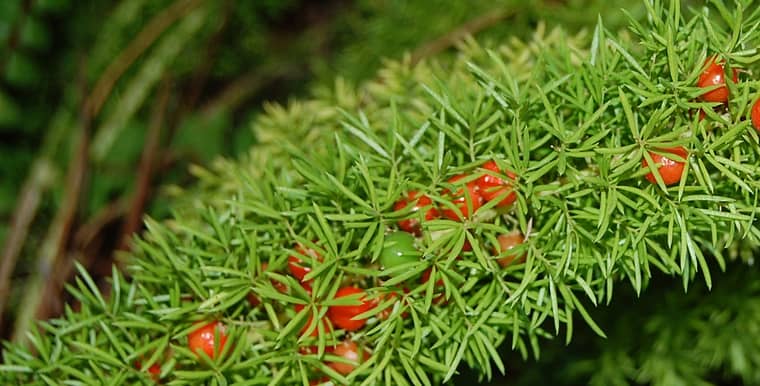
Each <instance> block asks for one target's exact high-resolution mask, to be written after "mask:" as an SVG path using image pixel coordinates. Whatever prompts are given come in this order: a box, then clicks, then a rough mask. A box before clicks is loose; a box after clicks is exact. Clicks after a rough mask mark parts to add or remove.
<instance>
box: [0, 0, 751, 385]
mask: <svg viewBox="0 0 760 386" xmlns="http://www.w3.org/2000/svg"><path fill="white" fill-rule="evenodd" d="M646 5H647V8H648V12H649V14H648V19H647V23H646V24H638V23H636V22H631V28H630V30H629V31H628V32H627V33H625V32H624V33H621V34H614V33H612V32H610V31H607V30H606V29H605V28H604V25H603V23H602V21H599V23H598V24H597V26H596V28H595V29H594V31H593V33H590V34H588V35H585V34H580V35H575V36H567V35H566V34H564V33H563V32H562V30H552V31H549V32H547V31H544V30H543V29H542V28H541V27H540V26H539V28H538V29H537V31H536V33H535V36H534V38H533V39H531V40H529V41H527V42H518V41H512V42H505V43H504V44H503V45H500V46H495V47H490V48H487V47H482V46H480V45H479V44H477V43H476V42H474V41H471V40H468V41H465V42H464V43H463V44H462V45H461V47H460V51H459V54H458V55H457V56H456V57H455V58H453V59H447V60H444V61H436V60H430V61H426V62H422V63H420V64H418V65H416V66H411V65H409V64H407V63H405V62H403V61H402V62H398V63H390V64H389V65H388V66H387V67H386V68H385V69H384V70H382V71H381V72H380V74H379V76H378V78H377V80H376V81H374V82H370V83H367V84H364V85H363V86H361V87H359V88H356V89H355V88H353V87H351V86H348V85H346V84H344V83H341V82H338V83H336V87H335V89H334V90H331V91H329V92H328V91H324V92H321V93H318V94H317V95H316V97H315V98H314V99H311V100H306V101H299V102H292V103H291V104H290V105H289V106H287V107H282V106H269V107H268V112H267V114H266V115H265V116H264V117H262V118H260V119H259V120H257V121H256V122H255V123H254V130H255V131H256V134H257V137H258V139H259V145H257V146H256V147H255V148H253V149H252V150H251V152H250V154H249V155H247V156H245V157H242V158H241V159H240V160H237V161H230V160H220V161H218V162H217V163H216V164H214V165H212V167H211V168H209V169H203V168H200V167H198V168H196V169H195V170H194V171H195V173H196V174H197V175H198V177H199V183H198V186H197V187H196V188H194V189H193V190H191V191H187V192H181V194H180V195H179V196H178V197H177V202H176V208H175V212H176V214H175V215H174V216H173V217H172V218H171V219H170V220H167V221H165V222H160V223H159V222H156V221H153V220H147V227H148V231H147V233H146V234H145V235H144V236H143V237H142V238H140V239H136V240H135V243H134V245H135V248H134V252H133V253H132V254H131V256H129V257H128V259H127V262H128V264H129V270H128V274H129V277H128V278H125V277H124V276H122V275H121V274H120V273H118V272H116V271H114V276H113V284H112V288H111V289H110V290H109V294H108V296H105V295H103V294H101V292H100V290H99V289H98V288H96V286H95V285H94V283H93V282H92V281H91V280H90V279H89V278H88V276H87V275H86V274H85V273H84V272H81V273H82V275H81V278H80V279H79V280H78V281H77V285H76V286H72V287H71V288H70V290H71V292H72V294H74V296H75V297H76V298H77V299H78V300H79V301H80V302H81V308H80V309H79V310H77V311H74V310H71V309H68V310H67V311H66V313H65V315H64V317H62V318H60V319H57V320H53V321H49V322H45V323H42V324H41V329H40V331H37V332H33V333H31V334H30V336H29V342H30V348H24V347H22V346H19V345H10V344H9V345H6V350H5V352H4V360H5V364H4V365H2V366H0V369H2V375H0V379H2V380H3V381H4V382H5V383H10V384H12V383H25V384H56V383H57V382H62V381H63V380H67V381H68V383H69V384H100V383H102V382H110V383H114V384H119V383H136V382H144V383H149V382H152V380H151V376H150V374H149V373H148V372H147V371H145V370H147V369H149V368H150V366H152V365H159V366H160V368H161V370H160V375H159V376H158V379H159V380H160V381H161V382H166V383H168V384H172V385H182V384H219V385H222V384H241V385H242V384H304V385H306V384H309V382H310V381H314V380H320V379H323V377H327V378H329V379H331V380H332V381H333V382H334V383H336V384H367V385H369V384H400V385H403V384H413V385H427V384H439V383H442V382H446V381H449V380H451V379H452V377H453V376H454V375H455V374H456V373H457V371H458V370H459V369H461V368H463V366H464V365H465V364H466V365H467V366H468V367H470V368H473V369H476V370H477V372H478V373H479V374H481V375H482V376H483V377H486V378H488V377H491V376H492V374H493V371H494V369H496V370H497V371H499V372H505V371H506V369H507V368H508V367H510V366H512V364H510V363H504V361H503V360H502V357H501V355H499V353H498V351H497V348H498V347H499V346H500V345H501V344H502V343H503V342H507V344H509V345H510V346H511V347H512V349H513V350H515V351H517V352H519V353H520V354H521V355H522V356H523V358H525V359H527V358H528V357H529V356H531V355H534V356H538V355H539V353H540V347H541V344H542V339H544V338H553V337H556V336H562V337H563V339H564V341H565V342H566V343H570V342H571V339H572V337H573V331H574V329H576V328H577V325H578V323H583V324H585V325H588V326H589V327H590V328H591V329H593V330H594V331H595V332H596V333H597V334H598V335H600V336H605V333H604V331H603V330H602V329H601V328H600V327H599V326H598V325H597V323H596V322H595V320H594V319H593V318H592V316H591V315H590V313H589V310H590V309H591V308H593V307H595V306H597V305H599V304H609V303H612V302H613V300H614V296H613V295H614V289H615V288H616V287H617V286H619V285H626V286H630V287H632V288H633V290H634V291H635V293H637V294H638V293H640V292H642V291H644V290H645V289H646V288H647V287H648V285H649V281H650V278H651V277H652V276H653V275H654V273H655V272H661V273H663V274H664V275H667V276H670V277H672V278H674V279H678V280H680V281H681V283H682V285H683V287H684V288H685V289H688V288H689V285H690V284H691V283H692V282H693V281H694V280H697V279H698V280H702V281H704V282H705V284H706V286H707V287H710V286H711V284H712V282H713V278H712V274H711V270H712V271H716V270H723V269H724V268H725V267H726V265H727V264H731V262H732V261H733V260H740V259H743V258H744V259H746V258H748V256H750V255H751V252H752V251H753V250H754V249H756V248H757V246H758V242H759V241H760V229H759V228H758V220H757V215H758V211H759V210H758V205H757V194H758V190H760V178H759V177H760V143H759V142H760V141H759V140H758V133H757V131H756V130H755V129H754V128H753V127H752V126H751V123H750V121H749V119H748V114H749V111H750V106H751V105H752V103H753V102H754V100H755V99H756V94H757V81H755V80H754V78H755V72H756V71H757V69H758V64H757V58H758V56H757V51H756V49H755V47H756V45H757V44H758V42H760V39H759V38H760V33H759V32H758V30H757V26H758V24H759V23H760V13H758V11H756V10H754V8H753V7H751V3H750V2H746V1H745V2H741V1H739V2H737V3H736V4H735V5H734V6H733V7H728V6H726V5H724V4H722V3H720V2H714V3H713V4H712V5H711V6H710V7H704V8H698V9H695V10H693V11H692V10H688V11H687V10H682V9H681V7H680V3H678V2H660V1H651V2H647V3H646ZM713 55H717V56H718V57H719V58H721V59H723V60H724V61H725V62H726V63H727V71H731V70H732V69H734V68H736V69H739V70H740V75H739V79H740V81H739V82H738V83H737V84H733V83H729V85H728V87H729V90H730V95H731V97H730V100H729V102H728V104H727V105H725V106H722V105H717V104H714V103H713V104H710V103H704V102H701V101H700V99H699V96H700V95H701V94H703V93H704V92H705V90H704V89H701V88H699V87H696V86H695V85H696V83H697V78H698V77H699V75H700V73H701V72H702V70H703V64H704V63H705V60H706V59H707V58H708V57H711V56H713ZM700 109H704V110H705V111H706V112H707V113H706V118H705V119H704V120H700V118H699V114H698V113H697V112H698V111H699V110H700ZM674 146H683V147H685V148H686V149H687V150H688V157H686V158H685V159H683V160H682V161H684V162H685V164H686V167H685V169H684V170H685V171H684V172H683V175H682V178H681V179H680V182H679V183H678V184H675V185H673V186H670V187H668V186H665V184H664V183H663V181H662V178H661V177H660V176H659V174H658V173H655V174H656V175H657V184H651V183H650V182H648V181H647V180H646V179H645V178H644V176H645V175H646V174H647V173H650V172H654V169H653V168H649V167H646V168H645V167H642V160H646V161H648V162H649V164H650V165H653V162H652V159H651V155H650V152H656V151H660V150H661V149H664V148H670V147H674ZM491 159H495V160H497V163H498V164H499V166H500V167H501V168H502V169H508V170H510V171H513V172H514V173H515V174H516V178H515V180H514V181H513V185H512V187H513V188H514V191H515V192H516V193H517V201H516V202H515V203H514V204H513V205H512V206H510V207H509V208H498V207H497V206H496V203H497V200H492V201H491V202H487V203H484V205H483V206H482V207H480V208H479V209H478V210H477V211H474V213H472V214H471V216H467V217H468V218H467V219H465V220H463V221H455V220H450V219H446V218H438V219H433V220H429V221H426V220H425V219H424V218H423V216H422V215H423V213H424V211H419V212H410V211H409V210H407V209H403V210H395V209H394V206H395V203H396V202H397V201H398V200H399V198H400V197H402V196H403V195H405V194H406V192H408V191H411V190H416V191H419V192H424V194H426V195H428V196H429V197H430V198H431V199H432V201H433V202H434V203H435V205H437V206H438V207H439V208H440V209H441V210H446V209H448V210H452V211H454V212H456V211H457V210H460V211H461V209H457V207H456V206H455V205H454V204H452V202H451V199H452V197H451V194H447V193H446V190H448V191H450V192H456V191H457V190H458V189H461V188H462V186H461V185H452V184H451V183H450V182H448V181H449V179H450V178H451V177H452V176H455V175H458V174H461V173H464V174H466V175H468V176H470V177H467V178H466V179H465V181H470V180H474V179H475V178H477V177H478V176H480V175H483V174H484V173H485V172H484V171H483V169H481V168H480V166H481V165H482V164H483V163H484V162H486V161H487V160H491ZM465 205H466V208H467V209H468V210H467V211H470V209H472V208H473V206H474V205H475V203H474V202H473V201H472V199H470V200H467V201H466V204H465ZM404 218H417V219H419V220H420V221H421V222H422V224H423V225H422V231H421V234H420V237H419V238H418V239H417V241H416V248H418V249H419V251H420V253H421V255H422V257H421V258H420V259H419V261H418V262H416V263H412V264H402V265H401V266H399V267H394V268H388V267H382V266H381V265H380V263H379V256H380V255H381V254H382V252H383V249H384V248H387V247H388V246H387V245H386V243H385V242H384V241H385V240H384V239H385V236H386V235H387V234H389V233H390V232H392V231H395V230H396V229H397V223H398V221H399V220H400V219H404ZM515 231H519V232H520V233H521V234H523V235H525V240H524V242H523V244H522V245H521V246H519V247H517V248H516V249H515V250H513V251H509V252H507V253H504V252H502V253H498V252H495V250H496V246H497V245H498V237H499V236H500V235H503V234H505V233H511V232H515ZM466 244H469V248H467V247H466ZM302 248H310V249H313V250H314V251H316V254H317V255H318V256H319V257H320V258H319V259H317V258H315V257H314V256H316V255H314V254H309V253H303V252H299V249H300V250H303V249H302ZM468 249H471V250H468ZM518 253H519V254H520V255H522V254H524V256H525V258H524V261H522V260H521V259H515V261H514V263H513V264H509V265H506V267H502V265H501V264H499V262H498V261H499V260H500V259H503V258H504V257H505V255H506V254H518ZM290 256H296V257H298V258H300V259H301V260H303V261H304V264H307V265H311V267H312V271H311V273H309V274H308V275H307V276H306V277H305V280H308V281H309V285H308V287H310V288H311V290H308V288H306V287H307V286H306V285H304V284H302V283H299V282H298V280H297V279H296V278H294V277H293V276H291V275H289V273H288V272H289V270H288V262H289V259H290ZM265 263H266V268H264V264H265ZM428 270H429V276H430V277H429V280H427V281H424V282H423V281H422V280H419V279H417V277H418V276H419V275H421V274H423V273H424V272H425V271H428ZM439 282H440V284H438V283H439ZM349 284H350V285H354V286H358V287H361V288H363V289H365V290H366V292H367V296H366V298H365V300H370V301H371V302H372V304H373V307H372V309H371V310H370V311H368V312H365V313H364V314H362V315H361V317H360V319H367V324H366V325H365V326H364V327H363V328H361V329H360V330H358V331H354V332H345V331H343V330H339V329H332V328H330V327H331V326H332V325H331V324H330V323H327V324H320V323H307V322H308V320H310V319H321V318H322V317H324V316H325V315H326V312H327V309H328V307H329V306H334V305H346V304H357V302H358V301H359V299H357V298H356V297H353V298H346V299H342V300H336V299H334V294H335V293H336V292H337V290H338V289H339V287H341V286H344V285H349ZM251 296H252V297H254V298H255V301H253V300H249V299H248V298H249V297H251ZM297 306H298V307H297ZM387 311H389V312H387ZM383 314H385V315H383ZM210 320H218V321H221V322H222V323H224V325H226V326H227V329H228V330H227V333H228V334H229V337H228V343H229V344H227V345H225V346H224V348H220V349H221V350H220V351H221V352H219V355H216V356H215V357H214V358H208V357H205V356H201V358H199V357H198V355H196V354H195V353H194V352H192V351H191V349H189V348H188V346H187V340H188V338H187V336H188V334H189V333H190V332H191V331H193V330H194V329H196V328H197V326H196V323H199V322H202V321H210ZM304 326H306V327H304ZM312 333H313V334H312ZM344 339H351V340H354V341H356V342H358V343H359V344H360V346H362V347H364V348H365V349H366V350H367V352H368V354H369V355H368V357H367V359H366V360H365V361H363V362H362V363H361V365H358V366H357V367H356V369H355V370H354V371H353V372H351V373H349V374H342V373H339V372H337V371H335V370H334V369H333V367H330V366H329V365H328V364H329V363H330V362H336V361H338V362H339V361H340V360H339V359H337V358H336V357H335V356H334V355H333V354H332V352H331V349H330V348H331V347H333V346H334V345H335V344H336V343H338V342H340V341H341V340H344ZM138 362H139V364H137V363H138ZM675 365H676V364H674V366H675ZM739 371H752V370H751V369H750V370H746V369H745V370H741V369H740V370H739ZM748 379H749V378H748ZM95 380H96V381H95Z"/></svg>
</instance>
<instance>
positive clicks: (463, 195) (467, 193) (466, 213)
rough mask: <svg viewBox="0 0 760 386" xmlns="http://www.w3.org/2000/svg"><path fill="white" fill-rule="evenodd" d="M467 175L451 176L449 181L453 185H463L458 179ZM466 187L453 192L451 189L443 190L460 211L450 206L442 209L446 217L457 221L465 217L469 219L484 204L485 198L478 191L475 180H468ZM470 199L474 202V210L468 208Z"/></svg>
mask: <svg viewBox="0 0 760 386" xmlns="http://www.w3.org/2000/svg"><path fill="white" fill-rule="evenodd" d="M466 177H467V175H466V174H458V175H456V176H454V177H451V178H450V179H449V183H450V184H453V185H461V184H462V183H461V182H460V183H457V181H459V180H461V179H463V178H466ZM465 188H466V189H459V190H457V191H456V193H453V194H452V193H451V191H449V189H446V190H444V191H443V195H444V196H448V197H449V198H450V199H451V202H452V203H453V204H454V205H455V206H456V207H457V208H458V209H459V211H456V210H453V209H451V208H448V207H446V208H444V209H442V212H443V215H444V216H446V218H448V219H450V220H455V221H462V220H463V219H467V218H469V217H470V216H472V214H473V213H475V212H476V211H477V210H478V208H480V206H481V205H482V200H483V198H482V197H481V196H480V194H479V193H478V185H477V184H476V183H475V181H470V182H468V183H467V184H466V186H465ZM468 200H469V201H470V202H471V203H472V211H470V209H469V208H468V204H467V201H468ZM460 213H461V214H460Z"/></svg>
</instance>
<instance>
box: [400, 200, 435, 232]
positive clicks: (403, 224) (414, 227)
mask: <svg viewBox="0 0 760 386" xmlns="http://www.w3.org/2000/svg"><path fill="white" fill-rule="evenodd" d="M410 205H412V207H411V211H412V212H417V211H419V210H420V209H422V208H428V209H427V210H426V211H425V220H428V221H429V220H433V219H436V218H438V216H439V213H438V209H436V208H435V206H433V200H431V199H430V197H428V196H426V195H424V194H420V193H419V192H417V191H414V190H412V191H409V193H407V195H406V197H403V198H401V199H400V200H398V201H396V203H395V204H394V205H393V210H395V211H400V210H403V209H405V208H407V207H409V206H410ZM398 227H399V228H401V229H402V230H404V231H407V232H409V233H413V234H415V235H419V233H420V230H421V229H422V225H421V224H420V220H419V219H417V218H408V219H404V220H400V221H399V222H398Z"/></svg>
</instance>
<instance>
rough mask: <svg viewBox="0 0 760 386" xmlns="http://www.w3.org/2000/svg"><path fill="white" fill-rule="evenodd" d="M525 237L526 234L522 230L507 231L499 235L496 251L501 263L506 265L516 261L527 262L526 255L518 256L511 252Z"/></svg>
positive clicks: (498, 260)
mask: <svg viewBox="0 0 760 386" xmlns="http://www.w3.org/2000/svg"><path fill="white" fill-rule="evenodd" d="M523 239H524V236H523V235H522V233H520V232H511V233H505V234H502V235H499V237H497V241H498V242H499V245H498V247H497V248H496V253H497V254H498V256H499V258H498V259H497V260H496V261H497V262H498V263H499V265H501V266H502V267H506V266H508V265H510V264H512V263H513V262H515V261H518V262H520V263H522V262H525V255H520V256H518V255H516V254H514V253H509V251H510V250H511V249H512V248H514V247H516V246H518V245H520V244H522V243H523Z"/></svg>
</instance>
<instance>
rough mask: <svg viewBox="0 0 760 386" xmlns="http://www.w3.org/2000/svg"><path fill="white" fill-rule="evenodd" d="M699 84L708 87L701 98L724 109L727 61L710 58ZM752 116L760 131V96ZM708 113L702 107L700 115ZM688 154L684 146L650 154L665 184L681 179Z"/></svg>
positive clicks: (654, 179) (654, 180)
mask: <svg viewBox="0 0 760 386" xmlns="http://www.w3.org/2000/svg"><path fill="white" fill-rule="evenodd" d="M738 74H739V71H738V70H737V69H736V68H732V69H731V81H732V82H733V83H737V82H738V81H739V76H738ZM697 86H698V87H700V88H706V89H708V91H706V92H704V93H703V94H701V95H700V96H699V99H700V100H702V101H703V102H712V103H717V104H718V105H717V106H716V107H715V108H716V109H724V108H725V107H726V104H727V103H728V100H729V96H730V92H729V88H728V85H726V63H725V61H720V60H718V59H717V58H716V57H714V56H713V57H709V58H707V60H706V61H705V68H704V70H703V71H702V73H701V74H700V76H699V79H698V80H697ZM750 116H751V121H752V126H753V127H754V128H755V130H757V131H758V132H760V98H759V99H757V100H756V101H755V103H754V104H753V105H752V111H751V114H750ZM705 117H706V114H705V112H704V111H703V110H700V111H699V119H700V120H702V119H704V118H705ZM671 155H673V156H671ZM688 156H689V153H688V151H687V150H686V149H685V148H684V147H682V146H679V147H672V148H664V149H658V152H649V157H650V158H651V159H652V161H653V162H654V163H655V164H656V165H658V166H657V171H658V173H659V176H660V177H661V178H662V182H663V183H664V184H665V185H674V184H677V183H679V182H680V181H681V176H682V175H683V173H684V162H685V161H686V158H688ZM641 166H642V168H645V169H646V168H648V167H649V162H648V161H647V159H646V158H643V159H642V160H641ZM645 177H646V179H647V180H648V181H649V182H651V183H653V184H656V183H657V177H656V176H655V175H654V173H651V172H650V173H648V174H647V175H646V176H645Z"/></svg>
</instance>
